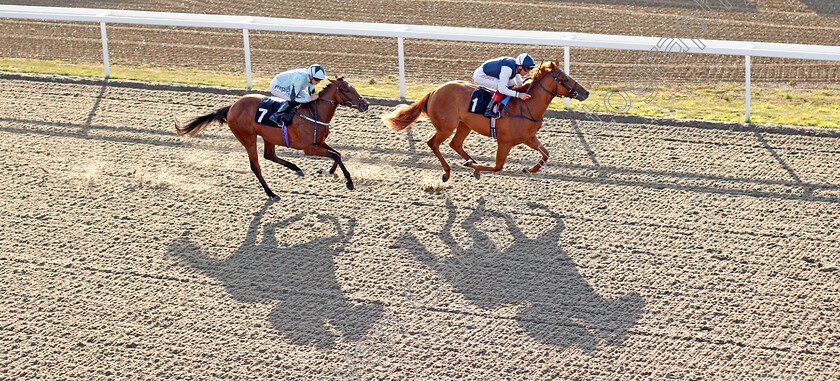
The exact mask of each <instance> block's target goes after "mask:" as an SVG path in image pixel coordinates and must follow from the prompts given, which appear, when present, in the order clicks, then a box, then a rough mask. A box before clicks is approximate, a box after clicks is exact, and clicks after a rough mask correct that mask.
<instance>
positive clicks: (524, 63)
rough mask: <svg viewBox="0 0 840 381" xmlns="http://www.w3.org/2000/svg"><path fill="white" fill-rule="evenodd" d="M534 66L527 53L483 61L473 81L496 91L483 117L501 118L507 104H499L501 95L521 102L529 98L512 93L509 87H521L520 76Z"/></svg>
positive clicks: (526, 95) (476, 70)
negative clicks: (514, 56)
mask: <svg viewBox="0 0 840 381" xmlns="http://www.w3.org/2000/svg"><path fill="white" fill-rule="evenodd" d="M534 66H536V64H535V63H534V59H533V58H531V56H530V55H528V54H527V53H522V54H520V55H519V56H518V57H516V58H513V57H499V58H494V59H491V60H488V61H485V62H484V63H483V64H481V66H479V67H478V69H475V72H474V73H473V81H475V83H477V84H479V85H481V86H484V87H486V88H488V89H490V90H496V92H495V93H494V94H493V99H492V100H490V104H488V105H487V111H486V112H485V113H484V116H487V117H493V118H497V119H498V118H500V117H501V116H502V108H503V107H504V104H505V103H507V102H500V101H501V100H502V95H509V96H511V97H516V98H519V99H522V100H527V99H528V98H530V97H531V96H530V95H529V94H526V93H520V92H517V91H513V90H511V89H510V87H512V86H519V85H522V82H523V81H522V76H523V75H525V74H528V71H530V70H531V69H532V68H533V67H534Z"/></svg>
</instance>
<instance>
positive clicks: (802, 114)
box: [0, 59, 840, 128]
mask: <svg viewBox="0 0 840 381" xmlns="http://www.w3.org/2000/svg"><path fill="white" fill-rule="evenodd" d="M0 71H7V72H16V73H41V74H59V75H75V76H83V77H102V76H103V75H104V69H103V67H102V65H101V64H69V63H66V62H62V61H35V60H19V59H0ZM110 77H111V78H114V79H133V80H140V81H149V82H168V83H185V84H196V85H209V86H220V87H228V88H236V89H243V88H245V75H244V73H242V72H215V71H207V70H194V69H188V68H152V67H148V65H141V66H125V65H117V64H113V65H111V75H110ZM347 80H348V81H350V82H351V83H353V85H354V86H355V87H356V89H357V90H358V91H359V93H360V94H362V95H363V96H366V97H379V98H398V97H399V93H400V92H399V81H398V78H397V77H396V76H386V77H383V78H374V79H371V78H352V77H347ZM270 81H271V77H262V76H258V75H255V76H254V77H253V88H254V89H256V90H262V91H264V90H266V89H267V88H268V83H269V82H270ZM438 85H440V83H434V84H424V83H407V84H406V97H407V98H408V99H419V98H420V97H422V96H423V95H425V94H426V93H428V92H429V91H431V90H433V89H435V88H436V87H437V86H438ZM611 89H618V87H617V86H608V85H601V86H594V87H592V88H590V89H589V90H590V91H591V93H592V95H591V96H590V98H589V100H587V101H586V102H585V103H581V102H578V101H576V100H572V102H571V104H572V110H577V111H585V110H584V109H583V105H584V104H586V105H589V107H590V108H594V107H595V106H596V105H598V104H600V105H601V108H600V110H599V111H603V110H604V107H603V104H604V100H603V96H604V94H605V93H606V92H607V91H609V90H611ZM658 90H659V93H658V94H657V96H656V97H655V98H654V99H652V100H650V99H648V100H645V99H642V98H641V97H638V96H635V95H631V96H630V100H631V106H630V108H629V110H628V111H627V113H628V114H631V115H639V116H648V117H668V118H694V119H705V120H717V121H727V122H742V121H743V120H744V87H743V86H742V85H737V84H722V85H720V86H716V87H713V88H712V87H708V86H660V87H659V89H658ZM616 99H617V98H616ZM551 107H552V108H556V109H562V108H563V107H565V102H564V101H563V100H561V99H557V100H555V101H554V102H552V106H551ZM751 112H752V115H751V121H752V122H753V123H770V124H784V125H799V126H819V127H826V128H838V127H840V88H831V89H826V90H810V91H808V90H779V89H762V88H755V87H753V91H752V111H751Z"/></svg>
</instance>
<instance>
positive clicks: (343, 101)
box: [318, 85, 365, 111]
mask: <svg viewBox="0 0 840 381" xmlns="http://www.w3.org/2000/svg"><path fill="white" fill-rule="evenodd" d="M335 86H336V87H335V92H336V94H337V95H338V99H339V100H338V101H334V100H332V99H326V98H320V96H321V93H323V92H324V90H326V89H327V88H326V87H325V88H324V90H321V91H320V92H319V93H318V97H319V98H318V99H323V100H325V101H327V102H330V103H334V104H337V105H342V106H347V107H350V108H354V109H356V110H359V111H362V108H361V107H362V102H363V101H364V100H365V97H363V96H361V95H359V97H358V98H355V99H353V96H352V95H349V94H347V93H345V92H344V91H342V90H341V86H339V85H335ZM353 101H357V104H354V103H353Z"/></svg>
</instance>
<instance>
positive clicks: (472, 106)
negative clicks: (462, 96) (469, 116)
mask: <svg viewBox="0 0 840 381" xmlns="http://www.w3.org/2000/svg"><path fill="white" fill-rule="evenodd" d="M495 92H496V91H495V90H490V89H488V88H486V87H483V86H479V87H477V88H476V89H475V90H473V92H472V94H470V103H469V105H467V110H469V112H471V113H473V114H480V115H481V116H485V115H484V114H485V112H486V111H487V105H488V104H489V103H490V100H491V99H493V94H494V93H495ZM509 100H510V96H507V95H502V100H501V102H500V103H501V104H502V107H504V106H506V105H507V103H508V101H509Z"/></svg>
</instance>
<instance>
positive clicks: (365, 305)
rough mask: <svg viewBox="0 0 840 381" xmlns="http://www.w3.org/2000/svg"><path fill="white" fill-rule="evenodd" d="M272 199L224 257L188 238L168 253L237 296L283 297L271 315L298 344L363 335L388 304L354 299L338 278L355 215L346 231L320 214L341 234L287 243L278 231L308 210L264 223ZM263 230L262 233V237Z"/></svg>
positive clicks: (329, 343)
mask: <svg viewBox="0 0 840 381" xmlns="http://www.w3.org/2000/svg"><path fill="white" fill-rule="evenodd" d="M270 204H271V202H270V201H269V202H266V203H265V205H263V207H262V209H261V210H260V211H259V212H258V213H257V214H256V216H255V217H254V219H253V220H252V221H251V223H250V225H249V227H248V233H247V235H246V237H245V240H244V241H243V242H242V244H241V245H240V246H239V248H238V249H237V250H236V251H235V252H234V253H233V254H231V255H230V256H229V257H227V258H226V259H224V260H218V259H214V258H211V257H209V256H208V255H207V254H206V253H205V252H203V250H202V249H201V248H200V247H198V246H197V245H196V244H194V243H193V242H191V241H190V240H189V239H186V238H185V239H181V240H180V241H176V242H174V243H173V244H172V247H171V248H170V250H169V252H168V254H169V255H171V256H174V257H176V258H177V259H178V260H179V262H181V263H182V264H185V265H188V266H189V267H191V268H193V269H195V270H198V271H199V272H201V273H202V274H204V275H206V276H209V277H212V278H215V279H217V280H219V281H220V282H221V283H222V285H224V287H225V289H226V290H227V292H228V293H229V294H230V296H231V297H233V298H234V299H235V300H236V301H239V302H241V303H258V302H263V303H264V302H266V301H277V302H278V303H277V305H276V306H275V307H274V308H273V309H272V310H271V313H270V314H269V316H268V320H269V321H270V322H271V324H272V326H273V327H274V328H275V329H276V330H277V331H278V332H279V333H280V334H281V335H282V336H284V337H285V338H286V339H288V340H289V341H290V342H292V343H294V344H296V345H311V346H315V347H316V348H317V349H318V350H326V349H331V348H333V347H334V346H335V344H336V343H337V341H338V338H339V337H338V336H341V337H342V338H343V340H344V341H345V342H353V341H359V340H361V339H363V338H364V335H365V334H366V333H367V332H368V331H369V330H370V327H371V326H372V325H373V324H375V323H376V322H377V321H378V320H379V318H380V316H381V315H382V313H383V312H384V306H383V305H382V304H381V303H378V302H358V303H350V302H349V301H348V299H347V298H346V297H345V295H344V293H343V292H342V291H341V287H340V285H339V284H338V281H337V280H336V276H335V262H334V257H335V256H336V255H338V254H340V253H342V252H343V250H344V246H345V245H346V244H347V242H349V240H350V238H351V237H352V235H353V230H354V228H355V224H356V222H355V220H354V219H350V221H349V223H347V226H346V231H345V229H344V228H343V227H342V226H341V225H342V224H341V223H340V222H339V221H338V219H336V218H335V217H333V216H328V215H323V214H317V215H316V218H317V219H318V220H319V221H322V222H326V223H329V224H331V225H332V226H333V227H334V229H335V231H336V232H337V233H336V234H335V235H333V236H327V237H323V236H321V237H316V238H314V239H312V240H310V241H308V242H306V243H302V244H298V245H294V246H288V247H282V246H281V242H280V241H278V234H279V235H280V237H281V238H282V234H283V232H282V230H284V228H285V227H286V226H287V225H291V224H294V223H296V222H299V221H302V220H304V218H305V216H304V215H302V214H297V215H295V216H292V217H289V218H287V219H285V220H283V221H280V222H274V223H267V224H264V225H263V224H261V220H262V216H263V215H264V213H265V211H266V209H267V208H268V206H269V205H270ZM305 222H306V223H309V222H310V221H305ZM260 231H261V232H262V237H261V239H259V240H258V237H257V236H258V232H260ZM336 331H337V334H336V333H334V332H336Z"/></svg>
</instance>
